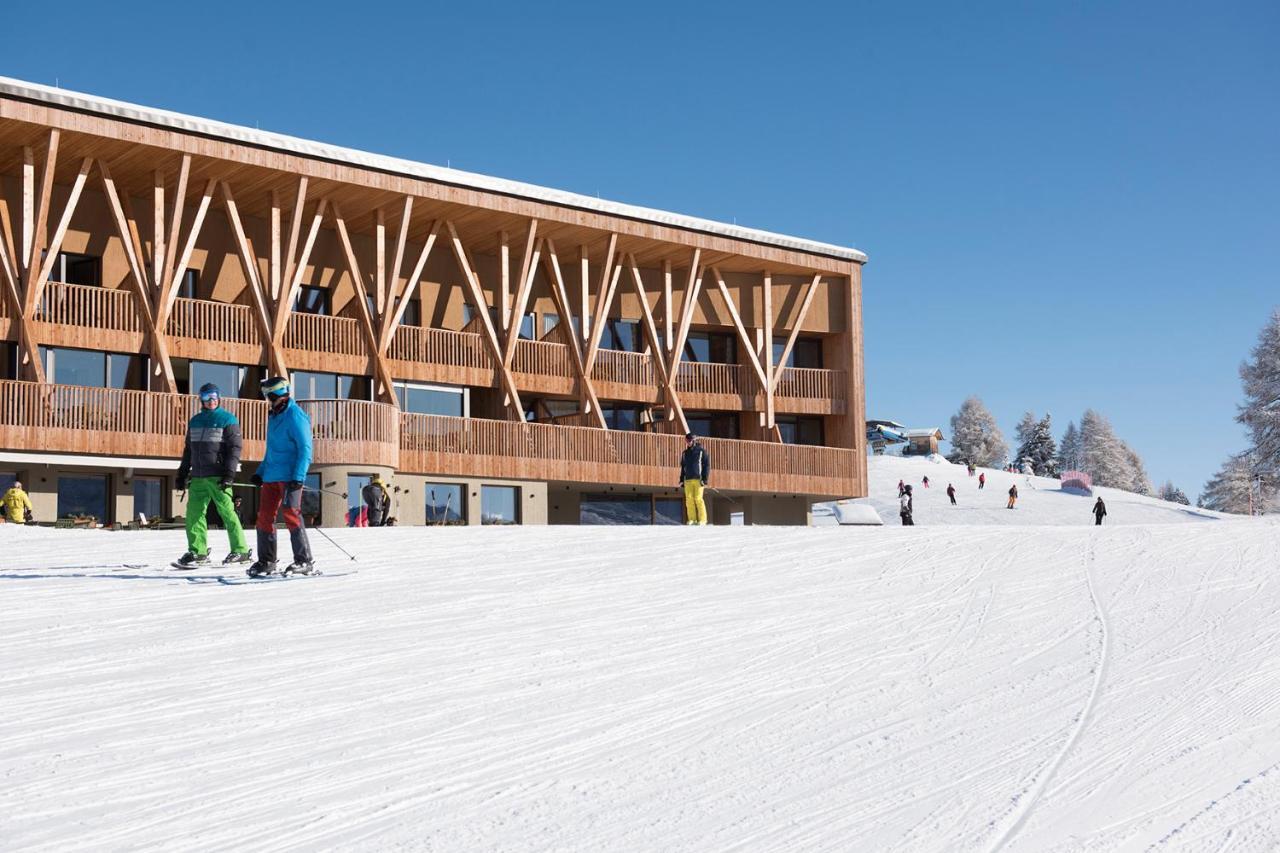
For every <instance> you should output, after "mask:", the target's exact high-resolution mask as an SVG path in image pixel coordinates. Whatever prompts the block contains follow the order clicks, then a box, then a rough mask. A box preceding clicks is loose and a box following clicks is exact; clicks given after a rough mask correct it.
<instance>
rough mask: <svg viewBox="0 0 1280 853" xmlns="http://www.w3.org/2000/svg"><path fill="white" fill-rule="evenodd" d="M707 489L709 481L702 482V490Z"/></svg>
mask: <svg viewBox="0 0 1280 853" xmlns="http://www.w3.org/2000/svg"><path fill="white" fill-rule="evenodd" d="M706 487H707V481H706V480H703V481H702V488H704V489H705V488H706Z"/></svg>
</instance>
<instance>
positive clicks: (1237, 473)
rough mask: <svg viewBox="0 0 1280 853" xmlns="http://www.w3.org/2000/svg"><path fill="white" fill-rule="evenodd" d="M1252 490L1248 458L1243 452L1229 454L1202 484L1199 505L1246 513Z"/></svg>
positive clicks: (1251, 474)
mask: <svg viewBox="0 0 1280 853" xmlns="http://www.w3.org/2000/svg"><path fill="white" fill-rule="evenodd" d="M1252 490H1253V470H1252V466H1251V465H1250V464H1249V460H1248V459H1247V458H1245V456H1244V455H1243V454H1241V455H1239V456H1231V457H1228V458H1227V461H1226V462H1224V463H1222V467H1221V468H1220V469H1218V473H1216V474H1214V475H1213V477H1211V478H1210V480H1209V482H1207V483H1205V484H1204V491H1203V492H1201V494H1200V502H1199V505H1200V506H1202V507H1204V508H1205V509H1213V510H1217V511H1218V512H1233V513H1237V514H1239V515H1248V514H1249V509H1250V506H1251V504H1250V494H1251V492H1252Z"/></svg>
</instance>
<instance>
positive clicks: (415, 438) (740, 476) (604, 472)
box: [400, 412, 857, 496]
mask: <svg viewBox="0 0 1280 853" xmlns="http://www.w3.org/2000/svg"><path fill="white" fill-rule="evenodd" d="M705 443H706V446H707V450H708V452H709V453H710V454H711V458H712V478H713V480H714V485H715V486H716V487H717V488H719V489H733V490H743V491H760V492H763V491H771V492H785V493H788V494H808V495H826V496H844V495H852V494H855V493H856V483H855V470H856V468H855V462H856V461H857V460H856V458H855V452H854V451H852V450H844V449H840V448H833V447H799V446H795V445H786V444H766V443H764V442H755V441H730V440H727V439H707V441H706V442H705ZM400 448H401V450H400V463H401V467H402V468H403V469H404V470H406V471H412V472H417V473H438V474H452V475H460V476H494V472H495V471H501V472H502V475H504V476H508V477H514V478H519V479H532V480H552V481H555V480H563V481H569V482H582V483H621V484H628V485H644V486H656V487H668V488H669V487H671V486H673V485H674V484H675V480H676V479H678V474H677V466H678V462H679V459H680V453H681V451H682V450H683V449H684V441H683V440H682V439H681V438H680V437H679V436H673V435H660V434H655V433H644V432H619V431H613V430H601V429H589V428H585V427H569V426H551V425H546V424H533V423H520V422H518V421H490V420H478V419H468V418H452V417H445V416H441V415H419V414H412V413H407V412H406V413H401V415H400Z"/></svg>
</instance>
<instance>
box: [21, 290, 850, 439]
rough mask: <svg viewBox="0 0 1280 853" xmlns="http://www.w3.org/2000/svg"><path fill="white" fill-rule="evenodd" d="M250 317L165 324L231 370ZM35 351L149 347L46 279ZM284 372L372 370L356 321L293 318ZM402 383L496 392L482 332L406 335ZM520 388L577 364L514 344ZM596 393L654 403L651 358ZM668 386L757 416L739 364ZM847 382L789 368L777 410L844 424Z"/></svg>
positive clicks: (134, 330)
mask: <svg viewBox="0 0 1280 853" xmlns="http://www.w3.org/2000/svg"><path fill="white" fill-rule="evenodd" d="M253 310H254V309H253V308H252V307H251V306H248V305H240V304H234V303H226V302H216V301H211V300H206V299H186V298H179V299H175V300H174V304H173V309H172V312H171V313H170V315H169V319H168V322H167V324H166V326H165V333H166V334H167V335H168V336H169V352H170V355H172V356H175V357H182V358H190V359H200V360H207V361H224V362H230V363H235V364H262V363H265V362H266V360H267V359H266V353H265V352H264V347H263V341H262V340H261V335H260V334H259V331H258V326H257V323H255V321H254V319H253ZM7 313H8V309H7V306H6V305H5V304H4V303H3V302H0V332H3V333H4V334H5V335H6V336H8V337H12V336H13V331H14V330H13V321H12V319H11V318H9V317H7ZM36 320H37V323H38V326H39V328H38V330H37V335H38V338H39V340H40V342H41V343H44V344H47V345H52V346H74V347H87V348H96V349H104V350H112V351H116V352H137V351H141V350H142V349H144V348H145V346H146V341H145V335H144V333H143V328H142V325H141V322H140V321H139V320H138V317H137V314H136V312H135V311H134V304H133V294H132V293H131V292H130V291H128V290H110V289H106V288H101V287H86V286H83V285H75V284H62V283H59V282H50V283H49V284H48V285H47V286H46V288H45V292H44V295H43V298H42V301H41V304H40V309H39V312H38V314H37V316H36ZM283 343H284V346H285V349H286V352H285V359H286V362H287V363H288V364H289V366H290V367H291V368H296V369H299V370H316V371H323V372H328V373H346V374H354V375H370V374H372V373H373V365H372V363H371V362H372V359H371V358H370V356H369V353H368V348H367V345H366V343H365V340H364V336H363V335H362V334H361V332H360V325H359V321H357V320H355V319H353V318H350V317H328V316H322V315H317V314H302V313H294V314H292V315H291V317H290V320H289V327H288V329H287V330H286V332H285V335H284V341H283ZM388 357H389V359H390V367H391V372H392V375H393V376H394V377H395V378H397V379H403V380H408V381H419V382H439V383H446V384H453V385H472V386H480V387H492V386H493V385H494V384H495V376H494V372H495V371H494V369H493V366H492V362H491V360H490V358H489V353H488V349H487V347H486V346H485V345H484V342H483V340H482V339H481V337H480V335H478V334H475V333H471V332H454V331H449V330H446V329H433V328H422V327H418V326H401V327H400V328H398V329H397V330H396V333H395V335H394V336H393V337H392V340H391V344H390V347H389V350H388ZM511 366H512V372H513V374H514V378H515V380H516V387H517V388H518V389H519V390H520V391H522V392H529V393H531V394H550V395H564V396H567V395H571V394H573V393H575V392H576V386H577V382H576V381H575V378H574V370H573V363H572V360H571V358H570V353H569V349H568V347H567V346H566V345H565V344H561V343H555V342H551V341H530V340H520V341H518V342H517V343H516V347H515V352H514V355H513V358H512V365H511ZM591 378H592V382H593V384H594V385H595V388H596V394H597V396H599V397H600V398H602V399H606V400H625V401H630V402H635V403H641V404H653V403H657V402H659V401H660V399H661V394H660V391H659V388H658V379H657V375H656V371H655V368H654V364H653V361H652V358H651V356H650V355H648V354H647V353H637V352H624V351H621V350H610V349H601V350H599V352H598V354H597V358H596V362H595V364H594V366H593V368H592V371H591ZM675 387H676V390H677V392H678V393H679V394H680V398H681V403H682V404H683V406H684V408H686V409H690V410H699V409H719V410H728V411H735V410H738V411H740V410H753V409H754V410H761V409H763V408H764V399H763V395H762V394H761V392H760V389H759V383H758V381H757V379H756V377H755V375H754V373H753V371H752V370H751V369H750V368H749V367H747V366H746V365H740V364H716V363H696V362H682V363H681V364H680V367H679V369H678V370H677V372H676V377H675ZM846 397H847V382H846V374H845V373H844V371H840V370H814V369H805V368H788V369H786V370H784V371H783V372H782V376H781V378H780V381H779V382H778V386H777V389H776V394H775V401H774V404H775V408H776V410H777V411H778V412H783V413H792V414H819V415H820V414H833V415H842V414H845V413H846V411H847V400H846Z"/></svg>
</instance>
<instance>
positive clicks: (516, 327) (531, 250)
mask: <svg viewBox="0 0 1280 853" xmlns="http://www.w3.org/2000/svg"><path fill="white" fill-rule="evenodd" d="M537 233H538V220H536V219H534V220H530V222H529V239H528V240H526V241H525V249H524V260H523V261H522V262H521V264H520V279H519V281H517V282H516V299H515V305H514V306H513V307H512V311H513V312H514V313H515V315H516V316H517V317H523V316H524V309H525V306H527V305H528V304H529V294H530V293H532V292H533V279H534V277H536V276H537V274H538V257H539V256H540V255H541V253H542V241H541V240H537V239H535V238H536V236H537ZM519 342H520V324H519V323H513V324H512V325H510V326H508V327H507V339H506V340H505V341H503V348H502V363H503V364H504V365H506V366H507V367H508V368H510V367H511V360H512V359H513V358H515V355H516V345H517V344H519Z"/></svg>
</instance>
